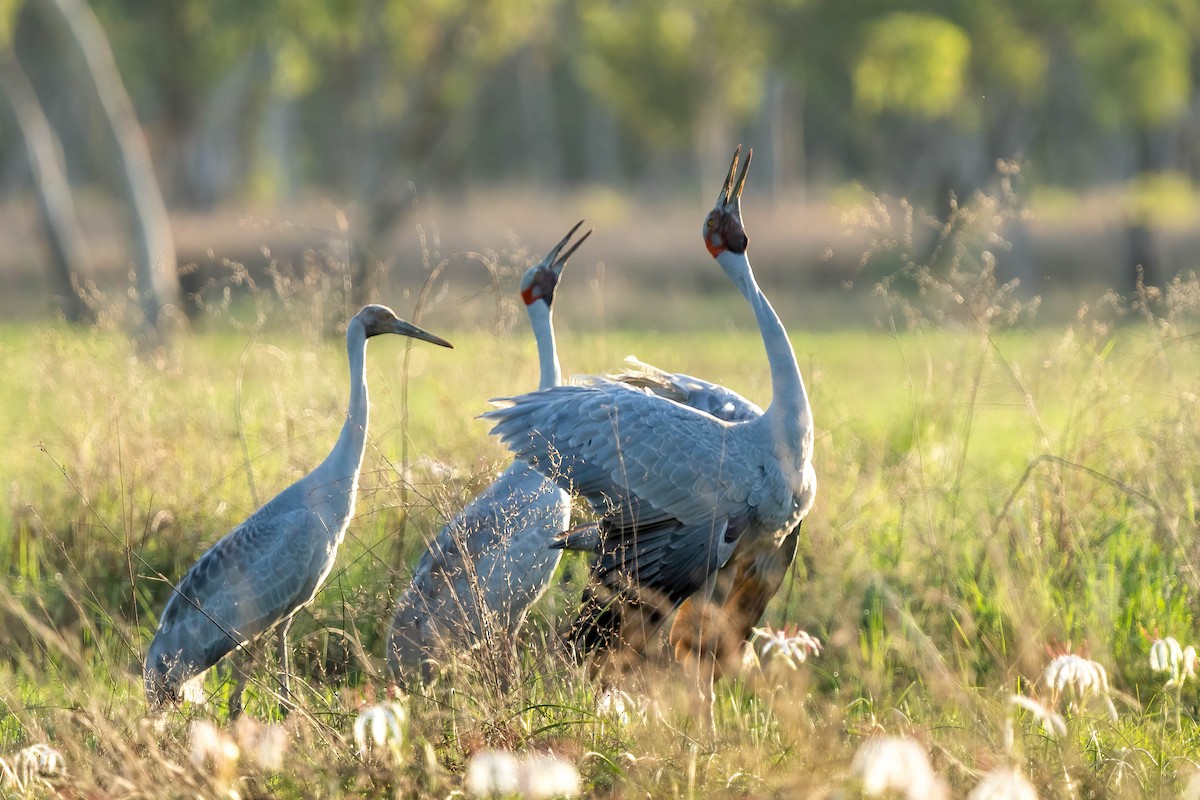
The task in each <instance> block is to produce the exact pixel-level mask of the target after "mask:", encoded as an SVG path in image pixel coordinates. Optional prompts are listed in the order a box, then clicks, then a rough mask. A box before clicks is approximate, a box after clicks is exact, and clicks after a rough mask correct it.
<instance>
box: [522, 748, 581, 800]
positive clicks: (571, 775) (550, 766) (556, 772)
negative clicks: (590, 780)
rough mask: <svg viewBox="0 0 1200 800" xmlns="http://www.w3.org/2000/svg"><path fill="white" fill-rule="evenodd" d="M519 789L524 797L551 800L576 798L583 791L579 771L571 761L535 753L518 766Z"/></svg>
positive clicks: (535, 799)
mask: <svg viewBox="0 0 1200 800" xmlns="http://www.w3.org/2000/svg"><path fill="white" fill-rule="evenodd" d="M517 788H518V791H519V792H520V793H521V795H522V796H523V797H528V798H533V800H549V798H552V797H575V796H576V795H578V794H579V793H580V792H581V791H582V789H583V785H582V781H581V780H580V778H579V770H578V769H576V768H575V765H574V764H572V763H571V762H570V761H567V760H565V759H562V758H559V757H558V756H556V755H553V754H542V753H535V754H533V755H529V756H526V757H525V758H523V759H521V760H520V762H519V763H518V766H517Z"/></svg>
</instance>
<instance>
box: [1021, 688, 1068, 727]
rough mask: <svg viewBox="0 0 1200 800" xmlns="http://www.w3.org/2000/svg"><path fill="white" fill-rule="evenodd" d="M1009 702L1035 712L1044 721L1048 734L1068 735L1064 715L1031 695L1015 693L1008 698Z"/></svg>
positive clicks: (1039, 719)
mask: <svg viewBox="0 0 1200 800" xmlns="http://www.w3.org/2000/svg"><path fill="white" fill-rule="evenodd" d="M1008 702H1010V703H1012V704H1013V705H1014V706H1018V707H1020V708H1023V709H1025V710H1026V711H1028V712H1029V713H1030V714H1033V716H1034V717H1036V718H1037V720H1038V721H1039V722H1041V723H1042V730H1044V731H1045V732H1046V735H1047V736H1050V737H1052V738H1058V737H1060V736H1066V735H1067V723H1066V720H1064V719H1063V718H1062V715H1061V714H1059V713H1058V712H1057V711H1054V710H1053V709H1049V708H1046V707H1045V706H1044V705H1042V704H1041V703H1039V702H1038V701H1037V700H1034V699H1033V698H1031V697H1025V696H1024V695H1019V694H1014V695H1012V696H1011V697H1009V698H1008Z"/></svg>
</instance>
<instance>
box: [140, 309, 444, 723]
mask: <svg viewBox="0 0 1200 800" xmlns="http://www.w3.org/2000/svg"><path fill="white" fill-rule="evenodd" d="M384 333H396V334H401V335H404V336H410V337H414V338H418V339H423V340H425V341H428V342H432V343H434V344H438V345H441V346H443V347H450V346H451V345H450V343H449V342H447V341H445V340H444V339H441V338H439V337H437V336H434V335H433V334H431V333H428V332H426V331H424V330H421V329H420V328H418V327H416V326H415V325H411V324H410V323H408V322H405V321H404V320H401V319H399V318H398V317H396V315H395V313H394V312H392V310H391V309H388V308H386V307H384V306H379V305H368V306H364V307H363V308H362V310H360V311H359V312H358V314H356V315H355V316H354V318H353V319H352V320H351V321H350V323H349V325H348V326H347V330H346V347H347V353H348V357H349V361H350V381H351V388H350V401H349V406H348V410H347V414H346V422H345V423H344V424H343V426H342V430H341V434H340V435H339V436H338V440H337V443H336V444H335V446H334V448H333V450H332V451H331V452H330V454H329V456H328V457H326V459H325V460H324V461H323V462H321V464H320V465H319V466H318V467H316V468H315V469H314V470H313V471H312V472H310V473H309V474H308V475H306V476H305V477H303V478H301V479H300V480H299V481H297V482H296V483H294V484H292V485H291V486H289V487H288V488H286V489H284V490H283V491H282V492H280V493H279V494H278V495H276V496H275V497H274V498H272V499H271V500H270V501H268V502H267V503H266V504H265V505H264V506H262V507H261V508H259V509H258V510H257V511H255V512H254V513H253V514H251V515H250V517H249V518H248V519H247V520H246V521H245V522H243V523H242V524H241V525H239V526H238V527H236V528H234V529H233V530H232V531H230V532H229V533H228V534H226V535H225V536H224V537H223V538H222V539H221V540H220V541H218V542H217V543H216V544H215V545H213V546H212V547H211V548H210V549H209V550H208V551H207V552H205V553H204V555H202V556H201V557H200V558H199V560H197V561H196V563H195V564H194V565H193V566H192V568H191V569H189V570H188V572H187V574H186V575H184V577H183V579H182V580H181V581H180V582H179V584H178V586H176V587H175V590H174V591H173V592H172V594H171V597H170V599H169V600H168V601H167V605H166V608H165V609H164V610H163V613H162V615H161V616H160V617H159V627H158V631H157V632H156V633H155V636H154V640H153V641H152V642H151V643H150V648H149V650H148V652H147V654H146V664H145V668H144V672H143V678H144V682H145V689H146V696H147V699H148V701H149V702H150V704H151V705H152V706H160V705H162V704H164V703H168V702H173V701H178V700H179V699H181V688H182V686H183V685H184V684H185V683H187V682H188V681H190V680H192V679H193V678H196V677H198V676H200V675H201V674H203V673H204V671H205V670H207V669H208V668H209V667H211V666H213V665H214V664H215V663H216V662H217V661H219V660H220V659H221V657H222V656H224V655H225V654H226V653H228V652H230V651H231V650H233V649H234V648H236V647H238V646H239V645H242V644H245V643H248V642H250V641H251V640H253V639H255V638H256V637H257V636H259V635H260V634H262V633H264V632H265V631H267V630H268V629H269V628H271V627H272V626H274V625H276V624H277V623H280V622H282V623H283V628H282V631H284V632H286V627H287V625H288V624H289V622H290V619H291V616H292V615H293V614H294V613H295V612H296V611H297V610H298V609H299V608H301V607H302V606H304V605H305V604H307V603H308V602H309V601H311V600H312V598H313V596H314V594H315V593H316V591H317V589H318V587H319V586H320V585H321V582H322V581H324V580H325V578H326V576H327V575H328V574H329V571H330V570H331V569H332V568H333V563H334V559H335V557H336V555H337V548H338V545H339V544H340V543H341V541H342V537H343V536H344V535H345V531H346V526H347V525H348V523H349V521H350V518H351V516H352V515H353V513H354V501H355V494H356V492H357V485H358V472H359V469H360V467H361V464H362V455H363V447H364V444H365V441H366V429H367V419H368V411H369V404H368V399H367V387H366V376H365V371H364V360H365V351H366V340H367V339H368V338H369V337H371V336H375V335H378V334H384ZM280 638H281V642H280V644H281V653H280V657H281V661H282V664H283V675H282V689H283V692H284V694H285V695H286V694H287V690H288V680H287V661H286V648H285V647H284V642H283V641H282V640H283V638H284V636H282V635H281V637H280ZM237 695H240V692H239V693H235V697H234V698H233V700H231V713H234V714H236V713H237V711H238V710H240V696H237Z"/></svg>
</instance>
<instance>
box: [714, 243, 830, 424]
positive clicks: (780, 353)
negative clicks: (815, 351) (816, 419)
mask: <svg viewBox="0 0 1200 800" xmlns="http://www.w3.org/2000/svg"><path fill="white" fill-rule="evenodd" d="M717 263H718V264H720V266H721V269H723V270H724V271H725V274H726V275H728V276H729V278H730V280H732V281H733V283H734V285H735V286H737V288H738V291H739V292H741V293H742V296H743V297H745V298H746V301H747V302H748V303H750V307H751V308H752V309H753V310H754V316H755V318H756V319H757V321H758V329H759V331H760V332H761V333H762V340H763V345H764V347H765V348H766V351H767V363H768V364H769V365H770V368H771V405H770V407H769V408H768V409H767V412H766V413H767V415H770V416H777V417H782V418H784V419H787V420H794V421H799V422H800V423H801V426H802V427H805V428H808V429H811V420H812V412H811V410H810V408H809V405H808V393H807V392H806V391H805V388H804V378H803V377H801V375H800V364H799V363H798V362H797V361H796V352H795V350H793V349H792V342H791V340H790V339H789V338H788V334H787V329H785V328H784V327H783V322H782V321H781V320H780V319H779V315H778V314H776V313H775V309H774V308H773V307H772V306H771V302H770V301H769V300H767V296H766V295H765V294H763V291H762V289H761V288H759V286H758V282H757V281H756V280H755V279H754V271H753V270H752V269H751V268H750V259H749V258H748V257H747V256H746V254H745V253H731V252H729V251H728V250H726V251H723V252H722V253H721V254H720V255H719V256H718V257H717Z"/></svg>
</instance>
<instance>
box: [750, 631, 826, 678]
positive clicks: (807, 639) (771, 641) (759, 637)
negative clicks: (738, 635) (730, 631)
mask: <svg viewBox="0 0 1200 800" xmlns="http://www.w3.org/2000/svg"><path fill="white" fill-rule="evenodd" d="M750 641H751V642H752V643H753V642H758V654H759V657H760V658H763V659H766V658H767V656H769V655H773V656H774V657H775V658H778V659H779V660H780V661H782V662H783V663H784V664H786V665H787V666H788V667H790V668H792V669H795V668H796V665H797V664H803V663H804V662H805V661H807V660H808V657H809V656H810V655H812V656H816V655H819V654H820V652H821V642H820V640H818V639H817V638H816V637H815V636H812V635H810V634H809V633H807V632H806V631H802V630H796V631H794V632H789V631H788V630H787V629H786V628H785V629H783V630H775V629H774V628H765V627H764V628H754V629H752V635H751V637H750Z"/></svg>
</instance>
